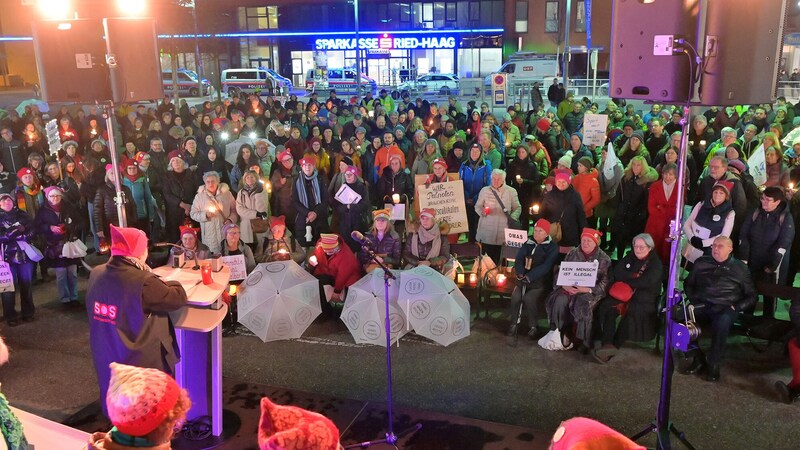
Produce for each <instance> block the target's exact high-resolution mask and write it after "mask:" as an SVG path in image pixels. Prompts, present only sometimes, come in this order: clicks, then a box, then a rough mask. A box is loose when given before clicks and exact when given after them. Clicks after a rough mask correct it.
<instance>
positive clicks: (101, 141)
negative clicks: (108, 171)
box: [90, 138, 106, 147]
mask: <svg viewBox="0 0 800 450" xmlns="http://www.w3.org/2000/svg"><path fill="white" fill-rule="evenodd" d="M94 144H100V145H102V146H103V147H105V146H106V141H104V140H103V139H101V138H97V139H95V140H93V141H92V145H90V147H94Z"/></svg>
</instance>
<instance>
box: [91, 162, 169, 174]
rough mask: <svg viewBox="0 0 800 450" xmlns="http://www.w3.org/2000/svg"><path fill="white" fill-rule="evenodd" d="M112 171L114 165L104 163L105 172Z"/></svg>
mask: <svg viewBox="0 0 800 450" xmlns="http://www.w3.org/2000/svg"><path fill="white" fill-rule="evenodd" d="M181 161H183V160H181ZM113 171H114V166H113V165H112V164H106V173H108V172H113Z"/></svg>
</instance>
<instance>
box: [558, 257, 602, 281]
mask: <svg viewBox="0 0 800 450" xmlns="http://www.w3.org/2000/svg"><path fill="white" fill-rule="evenodd" d="M599 267H600V263H599V262H597V261H590V262H568V261H564V262H562V263H561V269H560V270H559V271H558V281H556V285H558V286H580V287H594V285H595V284H597V269H598V268H599Z"/></svg>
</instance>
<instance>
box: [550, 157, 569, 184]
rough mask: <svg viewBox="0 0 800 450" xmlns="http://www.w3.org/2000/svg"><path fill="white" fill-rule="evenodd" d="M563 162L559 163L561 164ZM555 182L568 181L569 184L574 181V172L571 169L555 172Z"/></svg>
mask: <svg viewBox="0 0 800 450" xmlns="http://www.w3.org/2000/svg"><path fill="white" fill-rule="evenodd" d="M560 162H561V161H559V163H560ZM554 172H555V181H559V180H560V181H566V182H567V183H569V182H570V181H571V180H572V171H571V170H569V169H556V170H555V171H554Z"/></svg>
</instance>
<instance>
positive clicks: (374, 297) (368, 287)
mask: <svg viewBox="0 0 800 450" xmlns="http://www.w3.org/2000/svg"><path fill="white" fill-rule="evenodd" d="M400 272H401V271H399V270H396V271H394V273H395V274H397V273H400ZM398 293H399V286H398V282H397V281H393V282H392V284H391V285H390V286H389V329H390V332H391V339H392V341H391V343H392V344H394V343H395V342H397V341H398V340H399V339H400V338H401V337H403V336H404V335H405V334H406V333H408V329H407V327H406V316H405V314H404V313H403V310H402V309H401V308H400V307H399V306H398V304H397V295H398ZM384 297H385V293H384V285H383V271H382V270H373V271H372V272H370V273H368V274H366V275H365V276H364V277H362V278H361V279H360V280H358V281H357V282H355V283H354V284H353V285H352V286H350V287H349V288H348V289H347V297H346V298H345V301H344V308H343V309H342V316H341V319H342V322H344V323H345V325H347V329H348V330H350V334H352V335H353V339H355V341H356V342H357V343H359V344H374V345H381V346H384V347H385V346H386V322H385V320H386V302H385V300H384Z"/></svg>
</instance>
